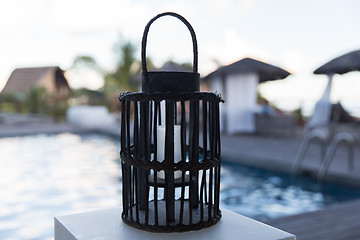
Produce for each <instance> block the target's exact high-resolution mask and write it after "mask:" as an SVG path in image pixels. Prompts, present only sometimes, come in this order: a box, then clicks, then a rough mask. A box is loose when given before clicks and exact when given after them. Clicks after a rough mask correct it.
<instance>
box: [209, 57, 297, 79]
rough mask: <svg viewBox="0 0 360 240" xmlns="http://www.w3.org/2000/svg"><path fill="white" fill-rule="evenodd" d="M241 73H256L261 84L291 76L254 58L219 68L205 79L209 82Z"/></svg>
mask: <svg viewBox="0 0 360 240" xmlns="http://www.w3.org/2000/svg"><path fill="white" fill-rule="evenodd" d="M241 73H244V74H245V73H256V74H258V76H259V82H266V81H271V80H277V79H283V78H286V77H287V76H289V75H290V73H289V72H288V71H286V70H284V69H282V68H279V67H276V66H273V65H271V64H268V63H264V62H261V61H258V60H255V59H252V58H244V59H241V60H240V61H237V62H234V63H232V64H230V65H227V66H223V67H220V68H218V69H217V70H216V71H214V72H212V73H210V74H209V75H207V76H206V77H205V78H204V79H205V80H208V79H211V78H213V77H216V76H224V75H226V76H228V75H235V74H241Z"/></svg>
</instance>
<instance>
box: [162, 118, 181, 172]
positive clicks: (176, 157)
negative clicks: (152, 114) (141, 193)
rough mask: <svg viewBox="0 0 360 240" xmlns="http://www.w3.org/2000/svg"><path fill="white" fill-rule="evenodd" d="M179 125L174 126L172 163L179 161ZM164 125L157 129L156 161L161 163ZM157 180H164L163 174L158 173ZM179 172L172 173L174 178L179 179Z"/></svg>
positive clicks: (163, 145)
mask: <svg viewBox="0 0 360 240" xmlns="http://www.w3.org/2000/svg"><path fill="white" fill-rule="evenodd" d="M180 128H181V126H180V125H174V163H177V162H179V161H180V160H181V142H180V141H181V140H180ZM165 129H166V127H165V125H160V126H158V127H157V161H158V162H162V161H164V159H165ZM157 176H158V178H161V179H164V178H165V172H164V171H159V172H158V174H157ZM180 177H181V171H175V172H174V178H180Z"/></svg>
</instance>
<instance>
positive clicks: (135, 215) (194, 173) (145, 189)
mask: <svg viewBox="0 0 360 240" xmlns="http://www.w3.org/2000/svg"><path fill="white" fill-rule="evenodd" d="M167 15H168V16H173V17H176V18H178V19H179V20H181V21H182V22H183V23H184V24H185V25H186V26H187V28H188V29H189V31H190V33H191V37H192V41H193V51H194V63H193V72H148V71H147V67H146V41H147V34H148V31H149V28H150V25H151V24H152V23H153V22H154V21H155V20H156V19H158V18H160V17H162V16H167ZM141 58H142V70H143V79H142V81H143V82H142V92H140V93H129V92H126V93H123V94H121V95H120V96H119V100H120V102H121V137H120V138H121V152H120V157H121V167H122V183H123V190H122V193H123V212H122V216H121V217H122V219H123V221H124V222H125V223H127V224H128V225H131V226H133V227H136V228H140V229H143V230H147V231H153V232H183V231H190V230H197V229H202V228H206V227H209V226H212V225H214V224H215V223H217V222H218V221H219V220H220V218H221V211H220V209H219V201H220V199H219V196H220V164H221V152H220V124H219V103H220V102H222V100H221V98H220V96H219V95H217V94H214V93H208V92H199V74H198V73H197V65H198V61H197V60H198V59H197V42H196V36H195V32H194V30H193V28H192V27H191V25H190V24H189V22H188V21H187V20H186V19H185V18H183V17H182V16H180V15H178V14H176V13H171V12H167V13H162V14H159V15H157V16H156V17H154V18H153V19H151V20H150V22H149V23H148V24H147V26H146V27H145V30H144V35H143V39H142V52H141Z"/></svg>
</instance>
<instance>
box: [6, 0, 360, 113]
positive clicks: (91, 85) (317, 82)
mask: <svg viewBox="0 0 360 240" xmlns="http://www.w3.org/2000/svg"><path fill="white" fill-rule="evenodd" d="M358 4H359V3H358V2H357V1H355V0H354V1H347V2H346V3H342V2H339V1H325V0H324V1H316V2H313V1H302V2H296V1H276V2H268V1H261V0H242V1H231V0H226V1H222V0H221V1H220V0H211V1H196V2H193V1H186V0H184V1H177V2H176V3H175V2H171V3H169V2H168V1H151V2H149V1H138V0H132V1H130V0H122V1H115V0H114V1H112V0H105V1H81V0H79V1H57V0H42V1H41V0H38V1H37V0H34V1H20V0H16V1H2V2H1V10H0V11H1V14H0V20H1V21H0V22H1V27H0V35H1V38H0V42H1V44H0V51H1V53H2V54H1V56H0V66H1V68H0V88H1V86H4V85H5V83H6V81H7V80H8V78H9V76H10V74H11V72H12V71H13V70H14V69H16V68H22V67H43V66H59V67H60V68H61V69H63V70H65V76H66V77H67V79H68V81H69V85H70V87H71V89H78V88H82V87H84V88H88V89H90V90H105V92H106V91H107V89H106V88H107V86H106V85H107V84H110V82H112V81H119V80H112V79H111V78H114V77H115V79H116V77H119V76H116V75H117V73H116V72H117V71H119V69H120V68H121V67H128V68H129V69H128V70H127V71H128V72H129V73H126V74H128V75H132V74H135V73H136V72H138V71H139V66H138V65H136V64H133V63H134V62H138V61H139V60H140V54H139V50H140V42H141V37H142V32H143V29H144V25H145V24H146V22H147V21H148V19H150V18H152V17H153V16H155V15H156V14H157V13H160V12H163V11H176V12H179V13H181V14H182V15H183V16H185V17H186V18H187V19H189V21H190V22H191V24H192V26H193V27H194V29H195V32H196V34H197V38H198V43H199V72H200V73H201V74H202V76H206V75H207V74H209V73H210V72H212V71H214V70H215V69H216V68H217V67H218V66H220V65H227V64H230V63H232V62H234V61H237V60H239V59H241V58H244V57H251V58H254V59H258V60H261V61H264V62H268V63H271V64H274V65H276V66H279V67H282V68H284V69H286V70H288V71H289V72H291V73H292V75H291V76H289V77H288V78H287V79H285V80H283V81H275V82H268V83H264V84H262V85H261V86H260V87H259V91H260V93H261V94H262V95H263V96H264V97H265V98H267V99H268V100H269V101H270V102H271V103H273V104H275V105H276V106H278V107H280V108H282V109H284V110H294V109H296V108H302V109H303V112H304V113H305V114H306V115H310V114H311V111H312V109H313V106H314V103H315V102H316V100H318V99H319V98H320V96H321V94H322V91H323V89H324V88H325V86H326V82H327V78H326V76H323V75H319V76H317V75H313V74H312V72H313V71H314V70H315V69H316V68H317V67H319V66H320V65H322V64H324V63H325V62H327V61H329V60H331V59H332V58H334V57H337V56H339V55H342V54H345V53H347V52H350V51H353V50H356V49H358V48H359V38H360V36H359V35H360V33H359V32H358V31H356V27H357V26H358V24H359V22H360V20H359V16H358V14H357V12H356V9H357V7H358ZM124 54H129V56H128V57H126V56H124ZM148 56H149V58H150V59H151V62H152V63H153V64H154V66H156V67H161V66H162V65H163V64H164V63H165V62H166V61H169V60H172V61H176V62H178V63H191V59H192V51H191V38H190V37H189V34H188V33H187V30H186V28H185V26H182V25H181V23H179V22H178V21H176V20H175V19H171V18H168V19H166V20H159V23H156V24H154V25H153V26H152V28H151V31H150V34H149V42H148ZM126 58H128V59H126ZM125 61H129V62H125ZM126 64H129V65H131V66H125V65H126ZM123 74H125V73H123ZM122 77H123V78H127V77H128V76H122ZM357 78H358V76H357V75H356V73H349V74H347V75H344V76H342V77H341V79H336V78H335V79H334V85H335V87H334V89H333V94H332V96H331V97H332V98H333V100H334V101H337V100H341V101H342V103H343V105H344V106H347V108H348V109H349V111H351V112H352V113H354V114H359V113H358V112H359V110H360V108H359V107H358V106H356V105H357V104H356V102H357V101H358V100H359V95H358V94H357V93H358V92H359V90H360V81H358V79H357ZM123 82H125V80H123ZM104 84H105V86H104ZM119 85H121V84H120V83H119ZM122 85H123V86H121V88H120V91H123V90H127V89H126V88H128V87H130V86H126V85H127V84H125V83H123V84H122Z"/></svg>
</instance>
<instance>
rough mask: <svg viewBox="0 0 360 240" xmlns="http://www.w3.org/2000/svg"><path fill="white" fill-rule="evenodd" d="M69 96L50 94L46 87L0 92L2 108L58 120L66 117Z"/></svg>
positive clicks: (0, 107)
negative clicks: (24, 91) (24, 90)
mask: <svg viewBox="0 0 360 240" xmlns="http://www.w3.org/2000/svg"><path fill="white" fill-rule="evenodd" d="M67 108H68V103H67V97H64V96H61V97H60V96H57V95H50V94H49V93H47V92H46V90H45V89H44V88H38V87H34V88H31V90H30V91H29V92H28V93H27V94H25V93H23V92H11V93H2V94H0V110H1V111H8V112H18V113H31V114H40V115H45V116H51V117H53V118H54V119H55V120H56V121H58V120H62V119H64V118H65V115H66V110H67Z"/></svg>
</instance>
